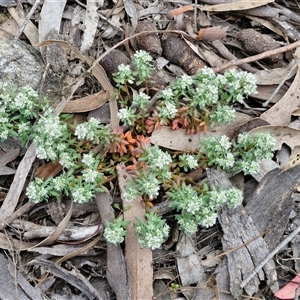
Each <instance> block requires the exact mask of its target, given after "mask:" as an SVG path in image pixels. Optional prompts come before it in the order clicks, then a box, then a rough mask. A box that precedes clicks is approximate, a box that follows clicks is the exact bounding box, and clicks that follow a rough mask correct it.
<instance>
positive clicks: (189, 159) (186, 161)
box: [179, 153, 198, 172]
mask: <svg viewBox="0 0 300 300" xmlns="http://www.w3.org/2000/svg"><path fill="white" fill-rule="evenodd" d="M179 160H180V162H181V164H182V165H181V167H182V168H183V170H184V171H185V172H187V171H188V169H190V170H192V169H195V168H197V166H198V161H197V159H196V158H195V157H194V156H193V155H191V154H187V153H184V154H182V155H180V156H179Z"/></svg>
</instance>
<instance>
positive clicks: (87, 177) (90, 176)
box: [82, 169, 99, 183]
mask: <svg viewBox="0 0 300 300" xmlns="http://www.w3.org/2000/svg"><path fill="white" fill-rule="evenodd" d="M98 175H99V172H98V171H96V170H92V169H87V170H84V171H83V172H82V176H83V179H84V181H85V182H89V183H92V182H95V181H96V178H97V176H98Z"/></svg>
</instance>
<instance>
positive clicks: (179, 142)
mask: <svg viewBox="0 0 300 300" xmlns="http://www.w3.org/2000/svg"><path fill="white" fill-rule="evenodd" d="M250 120H252V117H250V116H248V115H246V114H242V113H236V117H235V119H234V120H233V121H232V122H231V123H230V124H229V125H226V126H215V127H213V128H210V129H209V131H207V132H200V133H199V134H192V135H187V133H186V130H184V129H179V130H172V129H171V128H170V127H167V126H164V127H162V128H161V129H156V130H154V131H153V132H152V135H151V137H150V141H151V143H152V144H157V145H158V146H161V147H165V148H168V149H172V150H177V151H186V152H195V151H198V149H199V146H200V139H203V138H206V137H208V136H212V135H222V134H225V135H227V136H229V137H231V136H233V135H234V132H236V130H237V128H238V127H240V125H241V124H244V123H246V122H248V121H250Z"/></svg>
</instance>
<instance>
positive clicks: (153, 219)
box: [135, 212, 170, 250]
mask: <svg viewBox="0 0 300 300" xmlns="http://www.w3.org/2000/svg"><path fill="white" fill-rule="evenodd" d="M145 218H146V220H147V221H146V222H143V221H142V220H141V219H137V223H136V225H135V232H136V234H137V237H138V240H139V243H140V245H141V246H142V247H147V248H150V249H152V250H154V249H156V248H159V247H160V246H161V244H162V243H163V242H164V241H165V240H166V238H167V237H168V234H169V230H170V227H169V226H168V225H167V224H166V220H163V219H162V217H161V216H158V215H157V214H155V213H153V212H149V213H146V214H145Z"/></svg>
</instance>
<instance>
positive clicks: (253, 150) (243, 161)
mask: <svg viewBox="0 0 300 300" xmlns="http://www.w3.org/2000/svg"><path fill="white" fill-rule="evenodd" d="M200 144H201V147H200V151H201V153H202V154H204V155H205V156H206V159H207V160H208V163H207V165H208V166H216V167H217V168H220V169H223V170H225V171H228V172H229V171H243V172H244V173H245V175H247V174H250V175H255V174H256V173H257V172H258V171H259V164H258V161H259V160H263V159H271V158H272V156H273V152H274V151H275V150H276V143H275V139H274V137H273V136H272V135H271V134H269V133H254V134H253V135H250V134H248V133H241V134H239V135H238V138H237V142H236V143H233V142H231V141H229V139H228V137H227V136H225V135H223V136H215V137H209V138H207V139H204V140H202V141H201V143H200Z"/></svg>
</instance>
